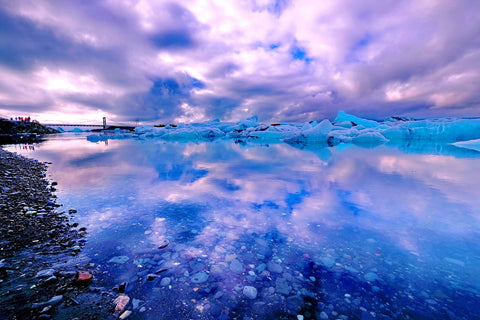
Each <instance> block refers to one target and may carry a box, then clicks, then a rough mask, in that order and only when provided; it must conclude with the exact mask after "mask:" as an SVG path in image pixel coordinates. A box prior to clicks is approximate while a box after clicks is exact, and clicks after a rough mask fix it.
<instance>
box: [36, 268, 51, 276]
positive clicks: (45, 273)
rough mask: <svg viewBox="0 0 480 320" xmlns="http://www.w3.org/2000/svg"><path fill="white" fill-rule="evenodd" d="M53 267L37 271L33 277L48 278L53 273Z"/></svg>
mask: <svg viewBox="0 0 480 320" xmlns="http://www.w3.org/2000/svg"><path fill="white" fill-rule="evenodd" d="M55 272H56V270H55V269H44V270H40V271H38V272H37V274H36V275H35V278H48V277H51V276H53V275H54V274H55Z"/></svg>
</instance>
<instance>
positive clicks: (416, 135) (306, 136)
mask: <svg viewBox="0 0 480 320" xmlns="http://www.w3.org/2000/svg"><path fill="white" fill-rule="evenodd" d="M130 138H136V139H162V140H170V141H172V140H173V141H201V140H213V139H218V138H223V139H235V140H241V141H249V142H253V141H258V142H263V143H275V142H286V143H289V144H292V145H294V144H301V145H312V144H323V145H328V146H335V145H339V144H342V143H348V144H355V145H358V146H362V147H375V146H378V145H381V144H385V143H387V144H390V145H403V144H405V142H408V144H411V143H417V144H418V143H419V142H420V143H424V142H429V143H430V142H435V143H443V144H447V143H451V144H454V146H456V147H461V148H468V149H472V150H475V151H480V142H479V140H478V139H480V119H457V118H443V119H430V120H415V119H410V118H402V117H390V118H388V119H385V120H383V121H374V120H369V119H362V118H359V117H357V116H354V115H350V114H347V113H345V112H343V111H339V112H338V115H337V117H336V118H335V120H334V121H333V122H331V121H329V120H327V119H325V120H323V121H321V122H316V121H309V122H304V123H300V124H286V123H275V124H265V123H261V122H259V120H258V118H257V117H251V118H247V119H244V120H241V121H239V122H236V123H231V122H226V123H224V122H220V121H219V120H218V119H215V120H212V121H207V122H203V123H191V124H184V123H180V124H178V125H167V126H141V127H137V128H136V129H135V131H134V132H133V133H132V132H120V131H113V132H106V133H100V134H92V135H89V136H88V137H87V139H88V140H89V141H91V142H98V141H103V140H107V139H130ZM465 141H471V142H465Z"/></svg>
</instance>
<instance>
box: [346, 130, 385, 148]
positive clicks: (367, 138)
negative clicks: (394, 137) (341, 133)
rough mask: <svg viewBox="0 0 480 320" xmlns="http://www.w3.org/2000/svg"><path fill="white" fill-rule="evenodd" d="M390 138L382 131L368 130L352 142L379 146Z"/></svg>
mask: <svg viewBox="0 0 480 320" xmlns="http://www.w3.org/2000/svg"><path fill="white" fill-rule="evenodd" d="M387 141H388V140H387V139H386V138H385V137H384V136H383V135H382V134H381V133H380V132H366V133H362V134H359V135H358V136H356V137H354V138H353V139H352V143H354V144H356V145H360V146H378V145H380V144H384V143H385V142H387Z"/></svg>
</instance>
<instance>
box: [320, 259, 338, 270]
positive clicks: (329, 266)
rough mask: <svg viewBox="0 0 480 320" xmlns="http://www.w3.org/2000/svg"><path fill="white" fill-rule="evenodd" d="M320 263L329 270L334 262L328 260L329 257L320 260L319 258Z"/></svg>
mask: <svg viewBox="0 0 480 320" xmlns="http://www.w3.org/2000/svg"><path fill="white" fill-rule="evenodd" d="M320 261H321V262H322V263H323V265H324V266H325V267H327V268H331V267H333V265H334V264H335V260H334V259H332V258H329V257H322V258H320Z"/></svg>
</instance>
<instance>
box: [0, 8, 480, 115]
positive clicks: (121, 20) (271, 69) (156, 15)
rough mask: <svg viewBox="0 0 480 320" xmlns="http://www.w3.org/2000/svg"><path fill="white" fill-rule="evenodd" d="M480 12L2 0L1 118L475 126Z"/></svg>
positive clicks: (479, 80) (479, 106)
mask: <svg viewBox="0 0 480 320" xmlns="http://www.w3.org/2000/svg"><path fill="white" fill-rule="evenodd" d="M478 34H480V3H479V2H478V1H473V0H472V1H469V0H461V1H455V2H448V1H447V2H436V1H400V2H399V1H384V2H382V3H379V2H378V1H373V0H372V1H362V2H361V3H360V2H358V1H353V0H342V1H324V2H321V3H318V1H313V0H312V1H302V2H294V1H284V0H256V1H251V2H239V3H228V2H224V1H220V0H215V1H210V2H209V3H208V4H206V3H205V2H203V1H195V0H191V1H190V0H183V1H176V2H170V1H161V2H159V1H125V2H121V3H119V2H110V1H82V2H72V1H59V2H47V1H45V2H43V1H33V0H31V1H21V2H17V1H15V2H12V1H6V0H3V1H0V73H1V74H2V77H0V115H3V116H7V117H9V116H11V115H16V114H18V113H28V114H31V115H33V116H34V117H37V118H39V119H40V120H50V119H51V118H60V117H61V116H62V114H68V115H72V116H73V115H77V116H78V117H80V118H82V117H85V118H88V119H96V118H99V117H100V115H102V114H103V115H107V116H108V117H109V118H112V119H115V120H117V121H128V120H134V119H140V120H142V121H161V122H171V121H187V122H188V121H201V120H207V119H211V118H220V119H221V120H225V121H228V120H239V119H240V118H244V117H249V116H252V115H258V116H259V119H260V120H261V121H305V120H311V119H317V120H318V119H322V118H325V117H329V118H333V117H334V116H335V114H336V112H337V111H338V110H345V111H349V112H352V113H355V114H358V115H359V116H364V117H371V118H383V117H386V116H389V115H392V114H395V115H405V116H417V117H426V116H452V115H455V116H478V115H479V114H480V93H479V92H478V83H480V72H479V71H480V38H479V37H478Z"/></svg>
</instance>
